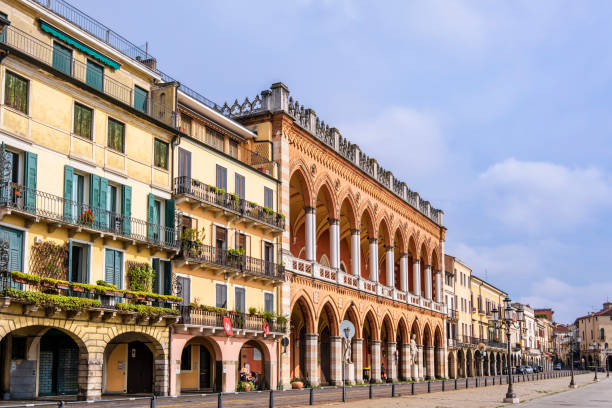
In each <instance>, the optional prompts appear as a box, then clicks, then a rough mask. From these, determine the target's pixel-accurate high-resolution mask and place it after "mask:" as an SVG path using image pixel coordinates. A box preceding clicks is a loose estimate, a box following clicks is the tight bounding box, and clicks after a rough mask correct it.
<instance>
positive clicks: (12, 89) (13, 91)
mask: <svg viewBox="0 0 612 408" xmlns="http://www.w3.org/2000/svg"><path fill="white" fill-rule="evenodd" d="M28 87H29V81H28V80H27V79H24V78H22V77H20V76H19V75H17V74H13V73H12V72H10V71H6V89H5V90H4V104H5V105H7V106H10V107H11V108H13V109H17V110H18V111H20V112H23V113H26V114H27V113H28Z"/></svg>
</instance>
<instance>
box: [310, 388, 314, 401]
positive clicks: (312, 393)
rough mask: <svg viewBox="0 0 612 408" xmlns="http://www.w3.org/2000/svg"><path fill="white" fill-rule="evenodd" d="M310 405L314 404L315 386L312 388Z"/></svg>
mask: <svg viewBox="0 0 612 408" xmlns="http://www.w3.org/2000/svg"><path fill="white" fill-rule="evenodd" d="M310 405H314V388H311V389H310Z"/></svg>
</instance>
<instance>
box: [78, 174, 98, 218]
mask: <svg viewBox="0 0 612 408" xmlns="http://www.w3.org/2000/svg"><path fill="white" fill-rule="evenodd" d="M86 208H87V206H83V210H84V209H86ZM89 209H90V210H91V212H92V213H93V217H94V224H96V225H100V216H101V213H100V176H97V175H95V174H90V175H89ZM80 212H82V210H80V211H79V213H80ZM79 215H80V214H77V217H78V216H79Z"/></svg>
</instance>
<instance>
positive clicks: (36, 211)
mask: <svg viewBox="0 0 612 408" xmlns="http://www.w3.org/2000/svg"><path fill="white" fill-rule="evenodd" d="M0 208H2V209H3V210H4V211H5V214H6V212H9V213H20V214H21V215H24V216H26V217H28V218H30V221H32V222H34V221H37V220H38V219H40V220H42V221H46V222H49V223H53V224H56V225H57V226H61V227H65V228H68V229H71V230H76V231H77V232H78V231H89V232H100V233H107V234H111V235H112V236H114V237H116V238H120V239H124V240H127V241H134V243H138V244H146V245H152V246H157V247H160V248H163V249H169V250H178V249H179V247H180V245H179V244H180V241H179V239H178V234H177V230H176V229H175V228H174V226H173V227H164V226H161V225H158V224H152V223H150V222H147V221H144V220H141V219H138V218H133V217H127V216H124V215H122V214H117V213H114V212H111V211H107V210H103V209H101V208H97V207H92V206H90V205H87V204H84V203H79V202H76V201H72V200H67V199H65V198H63V197H59V196H56V195H53V194H49V193H46V192H44V191H40V190H34V189H30V188H26V187H24V186H22V185H19V184H15V183H7V182H4V183H0Z"/></svg>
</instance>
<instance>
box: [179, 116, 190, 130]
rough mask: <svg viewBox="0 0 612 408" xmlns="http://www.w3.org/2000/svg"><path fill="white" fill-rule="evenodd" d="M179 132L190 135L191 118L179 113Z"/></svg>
mask: <svg viewBox="0 0 612 408" xmlns="http://www.w3.org/2000/svg"><path fill="white" fill-rule="evenodd" d="M181 132H184V133H185V134H187V135H191V118H190V117H189V116H187V115H185V114H184V113H181Z"/></svg>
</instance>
